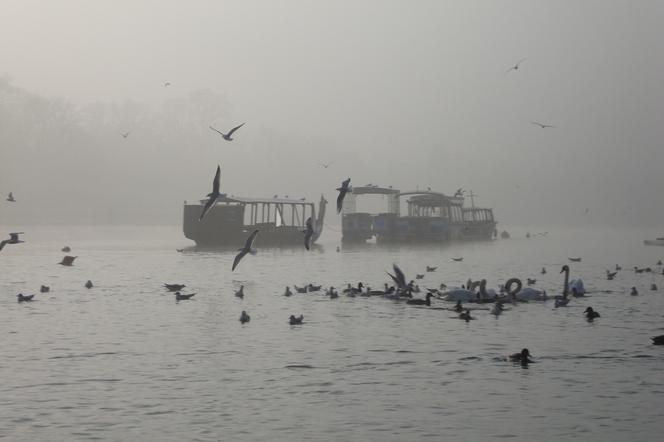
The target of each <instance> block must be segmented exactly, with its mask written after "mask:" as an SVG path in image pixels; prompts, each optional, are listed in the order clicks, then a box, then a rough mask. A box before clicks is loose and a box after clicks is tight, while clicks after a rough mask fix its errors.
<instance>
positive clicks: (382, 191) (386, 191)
mask: <svg viewBox="0 0 664 442" xmlns="http://www.w3.org/2000/svg"><path fill="white" fill-rule="evenodd" d="M351 193H353V194H355V195H395V194H397V193H401V192H400V191H399V189H393V188H391V187H378V186H376V185H371V186H353V187H352V190H351Z"/></svg>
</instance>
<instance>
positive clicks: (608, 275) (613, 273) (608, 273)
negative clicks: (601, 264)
mask: <svg viewBox="0 0 664 442" xmlns="http://www.w3.org/2000/svg"><path fill="white" fill-rule="evenodd" d="M617 274H618V271H615V272H609V271H608V270H607V271H606V279H608V280H609V281H612V280H613V278H615V277H616V275H617Z"/></svg>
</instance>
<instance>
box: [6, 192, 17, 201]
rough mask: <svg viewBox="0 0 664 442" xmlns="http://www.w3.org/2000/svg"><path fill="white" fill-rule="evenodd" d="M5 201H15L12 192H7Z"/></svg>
mask: <svg viewBox="0 0 664 442" xmlns="http://www.w3.org/2000/svg"><path fill="white" fill-rule="evenodd" d="M7 201H9V202H10V203H15V202H16V200H15V199H14V194H13V193H12V192H9V195H8V196H7Z"/></svg>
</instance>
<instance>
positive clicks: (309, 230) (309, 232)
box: [304, 217, 314, 250]
mask: <svg viewBox="0 0 664 442" xmlns="http://www.w3.org/2000/svg"><path fill="white" fill-rule="evenodd" d="M313 234H314V226H313V224H312V222H311V217H309V218H308V219H307V230H305V231H304V248H305V249H307V250H309V241H311V237H312V236H313Z"/></svg>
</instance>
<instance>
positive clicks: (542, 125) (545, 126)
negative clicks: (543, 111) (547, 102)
mask: <svg viewBox="0 0 664 442" xmlns="http://www.w3.org/2000/svg"><path fill="white" fill-rule="evenodd" d="M531 123H532V124H534V125H536V126H539V127H541V128H542V129H546V128H547V127H556V126H551V125H550V124H543V123H539V122H537V121H531Z"/></svg>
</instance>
